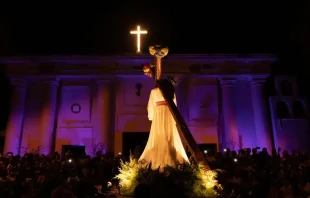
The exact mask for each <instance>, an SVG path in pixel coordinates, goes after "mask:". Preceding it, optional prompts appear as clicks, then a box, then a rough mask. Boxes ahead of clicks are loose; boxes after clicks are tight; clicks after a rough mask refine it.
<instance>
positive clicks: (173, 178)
mask: <svg viewBox="0 0 310 198" xmlns="http://www.w3.org/2000/svg"><path fill="white" fill-rule="evenodd" d="M216 175H217V173H216V172H215V171H207V172H205V171H203V169H202V166H200V165H198V166H195V165H190V164H187V163H186V164H180V165H179V166H178V167H176V168H174V167H169V166H167V167H165V169H164V172H160V169H159V168H158V169H156V170H152V169H151V164H148V165H147V166H145V167H140V166H139V164H138V161H137V160H136V159H134V158H132V157H130V160H129V162H121V168H120V174H118V175H117V176H116V178H117V179H119V180H120V183H121V184H122V188H121V194H123V195H133V192H134V189H135V188H136V186H137V185H138V184H148V185H150V187H151V190H152V195H153V196H154V197H161V198H164V197H179V198H182V197H184V198H185V197H186V198H187V197H190V198H203V197H216V192H215V191H214V189H213V187H214V186H215V185H217V181H216V180H215V177H216Z"/></svg>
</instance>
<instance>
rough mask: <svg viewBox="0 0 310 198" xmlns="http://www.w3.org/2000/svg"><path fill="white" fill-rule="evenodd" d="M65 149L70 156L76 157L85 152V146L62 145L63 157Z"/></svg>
mask: <svg viewBox="0 0 310 198" xmlns="http://www.w3.org/2000/svg"><path fill="white" fill-rule="evenodd" d="M67 151H69V152H70V153H71V157H72V158H74V159H76V158H78V157H80V156H83V155H84V154H85V146H77V145H62V151H61V156H62V157H64V156H65V153H66V152H67Z"/></svg>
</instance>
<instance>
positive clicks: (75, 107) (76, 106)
mask: <svg viewBox="0 0 310 198" xmlns="http://www.w3.org/2000/svg"><path fill="white" fill-rule="evenodd" d="M81 109H82V107H81V105H79V104H77V103H74V104H72V105H71V112H72V113H76V114H77V113H80V112H81Z"/></svg>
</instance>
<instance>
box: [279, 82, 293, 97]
mask: <svg viewBox="0 0 310 198" xmlns="http://www.w3.org/2000/svg"><path fill="white" fill-rule="evenodd" d="M281 93H282V96H292V95H293V84H292V83H291V82H290V81H289V80H282V82H281Z"/></svg>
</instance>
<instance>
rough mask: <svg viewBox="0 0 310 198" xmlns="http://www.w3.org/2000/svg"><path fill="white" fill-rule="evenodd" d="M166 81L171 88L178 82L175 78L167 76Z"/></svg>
mask: <svg viewBox="0 0 310 198" xmlns="http://www.w3.org/2000/svg"><path fill="white" fill-rule="evenodd" d="M165 80H166V81H168V82H170V83H171V85H172V86H174V87H176V86H177V85H178V80H177V78H176V77H175V76H167V77H166V78H165Z"/></svg>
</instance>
